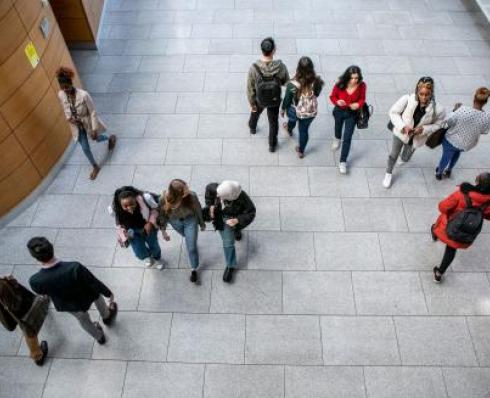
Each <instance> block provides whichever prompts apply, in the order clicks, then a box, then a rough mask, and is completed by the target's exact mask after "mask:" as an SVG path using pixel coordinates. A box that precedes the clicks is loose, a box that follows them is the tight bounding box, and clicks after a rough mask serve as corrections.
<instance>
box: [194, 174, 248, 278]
mask: <svg viewBox="0 0 490 398" xmlns="http://www.w3.org/2000/svg"><path fill="white" fill-rule="evenodd" d="M205 202H206V207H205V209H203V213H204V217H205V219H206V220H207V221H212V223H213V225H214V228H215V229H216V230H217V231H219V233H220V235H221V239H222V240H223V251H224V254H225V261H226V268H225V272H224V274H223V281H225V282H228V283H229V282H231V280H232V277H233V272H234V270H235V268H236V265H237V261H236V251H235V240H238V241H239V240H241V239H242V232H241V231H242V229H243V228H245V227H247V226H248V225H249V224H250V223H251V222H252V221H253V220H254V218H255V205H254V204H253V202H252V200H251V199H250V197H249V196H248V195H247V194H246V192H245V191H243V190H242V188H241V187H240V184H239V183H238V182H236V181H223V182H222V183H221V184H219V185H218V184H217V183H211V184H208V185H207V186H206V193H205Z"/></svg>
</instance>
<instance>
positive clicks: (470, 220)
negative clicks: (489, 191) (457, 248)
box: [446, 193, 490, 244]
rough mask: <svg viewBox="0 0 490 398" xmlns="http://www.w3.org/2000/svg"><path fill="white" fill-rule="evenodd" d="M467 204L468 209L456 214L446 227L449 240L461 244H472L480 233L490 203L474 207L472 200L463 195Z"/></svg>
mask: <svg viewBox="0 0 490 398" xmlns="http://www.w3.org/2000/svg"><path fill="white" fill-rule="evenodd" d="M463 195H464V199H465V202H466V208H465V209H463V210H462V211H461V212H459V213H458V214H456V215H455V216H454V217H452V218H451V219H450V220H448V222H447V225H446V234H447V236H448V238H449V239H451V240H454V241H455V242H459V243H467V244H471V243H473V241H474V240H475V239H476V237H477V236H478V234H479V233H480V231H481V229H482V226H483V220H484V217H483V215H484V213H485V210H486V209H487V207H488V206H490V201H489V202H486V203H484V204H482V205H481V206H479V207H473V204H472V203H471V198H470V197H469V195H468V194H466V193H465V194H463Z"/></svg>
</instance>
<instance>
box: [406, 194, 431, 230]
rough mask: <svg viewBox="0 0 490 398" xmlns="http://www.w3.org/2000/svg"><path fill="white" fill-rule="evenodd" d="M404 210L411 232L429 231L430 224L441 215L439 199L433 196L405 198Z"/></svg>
mask: <svg viewBox="0 0 490 398" xmlns="http://www.w3.org/2000/svg"><path fill="white" fill-rule="evenodd" d="M402 203H403V210H404V211H405V217H406V218H407V223H408V230H409V231H410V232H426V233H427V232H428V231H429V228H430V226H431V225H432V224H433V223H434V222H435V221H436V219H437V216H438V215H439V212H438V208H437V204H438V200H437V199H432V198H430V199H429V198H416V199H415V198H406V199H405V198H404V199H402Z"/></svg>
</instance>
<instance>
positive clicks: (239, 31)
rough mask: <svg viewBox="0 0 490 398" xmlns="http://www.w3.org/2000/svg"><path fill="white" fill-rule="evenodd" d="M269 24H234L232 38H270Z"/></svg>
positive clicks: (270, 29) (270, 28)
mask: <svg viewBox="0 0 490 398" xmlns="http://www.w3.org/2000/svg"><path fill="white" fill-rule="evenodd" d="M273 30H274V29H273V25H272V24H271V23H236V24H233V37H237V38H259V37H269V36H272V32H273Z"/></svg>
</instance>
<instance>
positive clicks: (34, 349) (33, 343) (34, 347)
mask: <svg viewBox="0 0 490 398" xmlns="http://www.w3.org/2000/svg"><path fill="white" fill-rule="evenodd" d="M24 338H25V340H26V343H27V347H29V351H30V352H31V358H32V359H33V360H34V361H39V360H40V359H41V358H42V357H43V352H42V350H41V346H40V345H39V340H38V339H37V336H33V337H29V336H27V335H26V334H24Z"/></svg>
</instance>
